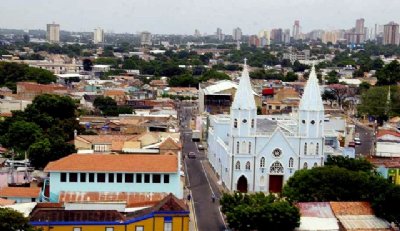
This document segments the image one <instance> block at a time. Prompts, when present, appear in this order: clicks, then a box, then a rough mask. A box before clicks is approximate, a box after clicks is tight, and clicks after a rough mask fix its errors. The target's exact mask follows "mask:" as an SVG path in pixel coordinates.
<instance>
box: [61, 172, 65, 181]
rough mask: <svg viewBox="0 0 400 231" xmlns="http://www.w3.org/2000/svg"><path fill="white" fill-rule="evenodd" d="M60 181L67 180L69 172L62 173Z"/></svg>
mask: <svg viewBox="0 0 400 231" xmlns="http://www.w3.org/2000/svg"><path fill="white" fill-rule="evenodd" d="M60 182H67V173H65V172H62V173H61V175H60Z"/></svg>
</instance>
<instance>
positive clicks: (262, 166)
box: [260, 157, 265, 168]
mask: <svg viewBox="0 0 400 231" xmlns="http://www.w3.org/2000/svg"><path fill="white" fill-rule="evenodd" d="M260 168H265V158H264V157H261V160H260Z"/></svg>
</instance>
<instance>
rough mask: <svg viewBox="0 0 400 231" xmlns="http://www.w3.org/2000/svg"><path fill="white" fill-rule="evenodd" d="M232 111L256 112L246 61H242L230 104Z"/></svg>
mask: <svg viewBox="0 0 400 231" xmlns="http://www.w3.org/2000/svg"><path fill="white" fill-rule="evenodd" d="M232 109H244V110H257V107H256V103H255V101H254V95H253V89H252V88H251V83H250V76H249V71H248V69H247V59H244V65H243V72H242V76H241V77H240V81H239V86H238V89H237V91H236V94H235V98H234V100H233V103H232Z"/></svg>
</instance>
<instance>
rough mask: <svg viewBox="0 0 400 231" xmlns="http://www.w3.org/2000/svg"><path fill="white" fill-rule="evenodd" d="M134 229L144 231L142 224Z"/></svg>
mask: <svg viewBox="0 0 400 231" xmlns="http://www.w3.org/2000/svg"><path fill="white" fill-rule="evenodd" d="M135 231H144V227H143V226H136V228H135Z"/></svg>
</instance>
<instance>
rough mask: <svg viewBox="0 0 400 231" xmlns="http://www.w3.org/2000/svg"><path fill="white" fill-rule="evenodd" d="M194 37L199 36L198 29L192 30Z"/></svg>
mask: <svg viewBox="0 0 400 231" xmlns="http://www.w3.org/2000/svg"><path fill="white" fill-rule="evenodd" d="M194 37H197V38H199V37H201V33H200V31H199V30H198V29H195V30H194Z"/></svg>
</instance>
